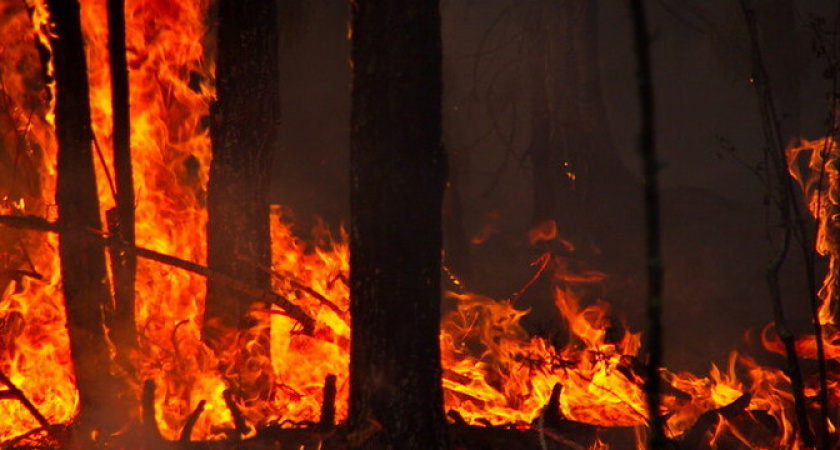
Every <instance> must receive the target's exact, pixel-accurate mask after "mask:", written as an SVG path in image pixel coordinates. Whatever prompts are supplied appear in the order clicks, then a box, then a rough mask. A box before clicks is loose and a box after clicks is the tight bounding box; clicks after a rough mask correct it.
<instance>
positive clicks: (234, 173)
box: [204, 0, 280, 341]
mask: <svg viewBox="0 0 840 450" xmlns="http://www.w3.org/2000/svg"><path fill="white" fill-rule="evenodd" d="M278 32H279V30H278V25H277V2H276V1H274V0H221V1H220V2H219V24H218V59H217V69H216V88H217V96H218V100H217V102H216V103H215V105H214V106H213V121H212V123H211V128H210V132H211V138H212V141H213V162H212V164H211V166H210V182H209V186H208V199H207V200H208V204H207V209H208V212H209V216H210V217H209V222H208V225H207V240H208V251H207V264H208V266H209V267H210V269H211V270H213V271H216V272H220V273H222V274H225V275H227V276H230V277H233V278H235V279H238V280H239V281H240V282H243V283H245V284H249V285H253V286H255V287H258V288H260V289H263V290H269V289H270V287H271V286H270V277H269V275H268V273H266V272H265V271H264V270H262V269H261V267H268V266H270V265H271V247H270V244H269V218H268V213H269V199H268V192H269V184H270V181H271V177H270V170H271V166H272V155H273V153H274V151H275V150H276V149H277V142H278V140H277V136H278V131H279V117H280V114H279V59H278V52H279V47H278V46H279V35H278ZM250 303H251V301H250V300H249V299H247V298H243V297H242V296H240V295H237V294H236V293H235V292H234V291H231V290H230V289H228V288H226V287H225V286H223V285H220V284H218V283H214V282H212V281H210V282H209V283H208V289H207V302H206V308H205V314H204V318H205V326H204V331H205V334H204V337H205V339H206V340H209V341H212V340H213V335H214V332H216V330H215V329H214V328H215V327H213V326H212V323H213V322H215V321H218V322H217V323H219V324H220V325H222V326H223V327H236V328H241V327H242V326H244V325H245V324H246V318H245V313H246V312H247V311H248V308H249V306H250Z"/></svg>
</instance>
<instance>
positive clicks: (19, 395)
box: [0, 371, 51, 433]
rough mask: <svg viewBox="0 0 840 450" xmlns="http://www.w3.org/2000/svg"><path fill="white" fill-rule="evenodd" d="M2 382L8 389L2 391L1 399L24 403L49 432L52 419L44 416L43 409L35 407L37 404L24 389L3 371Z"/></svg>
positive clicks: (0, 378) (1, 374) (0, 381)
mask: <svg viewBox="0 0 840 450" xmlns="http://www.w3.org/2000/svg"><path fill="white" fill-rule="evenodd" d="M0 383H3V384H5V385H6V388H7V389H6V390H3V391H0V400H7V399H8V400H17V401H19V402H20V403H21V404H23V407H24V408H26V410H27V411H29V414H32V417H34V418H35V420H37V421H38V424H39V425H41V428H43V429H44V430H46V431H47V433H49V432H50V427H51V424H50V421H49V420H47V418H46V417H44V415H43V414H42V413H41V411H39V410H38V408H36V407H35V405H34V404H33V403H32V402H31V401H30V400H29V398H28V397H26V395H25V394H24V393H23V391H21V390H20V389H19V388H18V387H17V386H16V385H15V384H14V383H12V380H11V379H9V377H7V376H6V374H5V373H3V372H2V371H0Z"/></svg>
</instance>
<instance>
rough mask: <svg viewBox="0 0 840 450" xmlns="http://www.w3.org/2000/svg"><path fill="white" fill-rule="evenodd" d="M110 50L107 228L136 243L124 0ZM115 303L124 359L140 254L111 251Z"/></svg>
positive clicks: (111, 4) (116, 8) (116, 5)
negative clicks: (111, 180) (112, 194)
mask: <svg viewBox="0 0 840 450" xmlns="http://www.w3.org/2000/svg"><path fill="white" fill-rule="evenodd" d="M108 54H109V57H110V60H111V110H112V111H113V114H114V116H113V123H114V138H113V139H114V142H113V145H114V174H115V179H116V185H117V207H116V210H115V211H114V212H111V211H109V215H108V219H109V220H108V221H109V224H108V230H109V232H111V233H115V234H116V235H117V237H118V238H119V239H120V240H121V241H123V242H125V243H127V244H129V245H134V177H133V175H132V172H131V146H130V136H131V125H130V117H129V106H128V98H129V97H128V93H129V88H128V64H127V61H126V50H125V0H108ZM111 267H112V268H113V270H112V272H113V274H114V301H115V303H116V307H115V311H114V317H113V322H112V323H111V330H112V331H111V337H112V338H113V339H114V343H115V344H116V345H117V351H118V352H119V353H120V357H121V359H123V360H124V361H126V360H127V356H128V353H129V351H130V348H131V347H134V346H135V345H136V343H137V325H136V323H135V320H134V281H135V278H136V272H137V258H136V257H135V256H133V255H129V254H125V253H120V252H117V251H112V252H111Z"/></svg>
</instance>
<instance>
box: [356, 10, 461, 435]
mask: <svg viewBox="0 0 840 450" xmlns="http://www.w3.org/2000/svg"><path fill="white" fill-rule="evenodd" d="M352 46H353V50H352V57H353V105H352V110H351V111H352V115H351V124H352V125H351V157H350V164H351V166H350V167H351V168H350V170H351V187H350V205H351V216H352V218H351V223H350V233H351V234H350V239H351V241H350V267H351V269H350V285H351V286H350V290H351V292H350V298H351V303H350V311H351V315H352V321H353V327H352V343H351V353H350V417H349V421H350V424H351V426H352V427H354V428H355V429H357V430H365V429H370V428H369V427H371V426H372V425H371V423H372V422H371V421H375V422H376V423H379V424H380V425H381V426H382V430H381V431H380V432H379V433H377V434H376V435H374V436H373V437H372V438H371V439H368V440H367V441H366V442H365V443H364V444H363V446H364V448H376V449H384V448H391V449H418V450H419V449H423V450H429V449H439V448H446V447H447V446H448V444H447V439H446V432H445V426H446V425H445V419H444V414H443V395H442V388H441V380H440V376H441V365H440V346H439V342H438V334H439V327H440V291H439V289H440V269H441V266H440V258H441V244H442V236H441V234H442V233H441V224H440V222H441V207H442V198H443V191H444V184H445V181H446V163H447V159H446V155H445V152H444V150H443V147H442V146H441V84H442V82H441V37H440V12H439V5H438V2H437V1H434V0H402V1H397V0H387V1H373V0H359V1H356V2H353V44H352Z"/></svg>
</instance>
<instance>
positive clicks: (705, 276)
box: [273, 0, 836, 369]
mask: <svg viewBox="0 0 840 450" xmlns="http://www.w3.org/2000/svg"><path fill="white" fill-rule="evenodd" d="M518 2H519V0H444V1H443V2H442V13H443V44H444V61H445V68H444V83H445V89H446V97H445V99H444V103H445V105H446V110H445V112H444V114H445V124H444V126H445V144H446V145H447V147H448V148H450V149H457V151H458V152H459V153H460V154H461V155H463V156H462V158H463V160H462V161H461V162H460V163H459V174H460V177H461V184H462V187H463V189H464V191H463V197H464V202H465V205H466V210H467V217H466V220H465V222H466V228H467V232H468V233H469V234H474V233H477V232H478V231H479V230H480V229H481V228H482V226H483V225H485V224H486V222H487V214H488V213H496V214H497V215H499V216H501V217H502V220H501V222H502V223H503V225H502V226H501V228H502V229H503V230H504V232H505V233H507V234H509V235H510V236H509V237H508V238H509V239H508V241H509V242H513V241H516V240H517V239H521V236H523V235H524V232H525V231H526V230H527V228H528V226H529V220H530V217H531V211H530V208H531V206H530V189H531V175H530V167H529V166H528V164H527V159H526V160H525V162H524V163H520V159H522V158H521V156H520V155H521V153H522V152H523V151H524V149H525V148H526V147H527V145H528V142H529V141H528V133H529V132H528V130H529V123H528V117H527V98H528V97H527V86H526V83H527V79H528V78H527V76H525V75H526V73H525V69H524V67H523V65H524V64H523V63H524V56H523V46H522V40H521V37H522V28H521V27H522V26H521V24H520V23H519V22H518V21H517V18H516V17H517V16H516V13H515V7H516V5H517V4H518ZM286 3H287V4H293V5H294V4H295V2H291V3H289V2H286ZM647 3H648V4H649V5H650V8H649V11H648V12H649V17H650V27H651V32H652V34H653V36H654V40H653V47H652V51H653V69H654V85H655V95H656V102H657V126H658V133H659V134H658V139H657V143H658V146H659V152H660V159H661V161H662V163H663V170H662V172H661V176H662V183H663V189H664V191H663V214H664V217H663V226H664V231H663V238H664V243H663V244H664V248H665V250H664V251H665V270H666V276H667V278H666V298H667V303H666V305H667V306H666V324H667V325H668V327H667V329H666V335H667V337H668V339H669V343H670V345H666V358H668V361H669V362H670V363H671V364H673V365H675V366H677V367H687V368H692V369H698V368H702V367H706V366H707V365H708V363H707V361H709V360H710V359H713V360H717V361H719V362H720V361H721V360H722V359H723V357H724V356H725V354H726V352H727V351H728V350H729V349H731V348H735V347H739V346H743V345H744V344H743V332H744V331H745V330H747V329H748V328H751V327H752V328H756V327H760V326H761V325H762V324H764V323H767V322H768V321H769V320H770V319H771V314H770V313H771V310H770V307H769V303H768V300H767V294H766V287H765V285H764V282H763V276H764V274H763V268H764V265H765V264H766V262H767V260H768V258H769V255H770V254H771V252H772V245H771V242H770V239H769V238H768V236H769V234H768V227H767V211H766V208H765V206H764V201H763V199H764V197H765V194H764V187H763V185H762V183H761V182H760V179H759V177H758V176H756V175H755V173H753V172H754V170H753V169H751V167H755V166H756V165H757V164H759V163H760V162H761V161H762V149H763V147H764V142H763V135H762V130H761V122H760V117H759V114H758V106H757V102H756V97H755V93H754V90H753V88H752V86H751V85H750V83H749V79H750V53H749V45H748V40H747V34H746V31H745V26H744V20H743V17H742V15H741V13H740V10H739V9H738V7H737V2H733V1H731V0H702V1H701V0H693V1H689V0H659V1H651V2H647ZM778 3H780V2H779V1H769V0H762V1H756V2H755V4H756V5H757V6H758V8H759V12H760V14H759V21H760V23H762V24H766V27H767V28H768V29H772V27H773V26H777V27H778V26H780V24H781V25H782V26H784V24H785V23H786V22H789V23H790V24H792V26H791V27H790V32H789V33H788V35H789V37H790V40H789V41H787V42H783V41H781V40H774V39H770V40H769V42H766V43H765V44H767V45H766V46H765V47H766V48H764V49H763V50H764V51H765V53H766V55H765V56H766V59H767V60H768V66H769V67H770V69H771V77H772V76H773V75H774V74H776V73H784V74H787V75H788V76H794V77H795V79H797V80H798V82H797V86H798V91H799V92H798V98H797V99H795V100H793V101H790V100H789V101H788V105H790V104H793V105H794V106H795V107H796V108H797V109H798V110H799V114H800V120H799V127H798V130H799V133H801V134H802V135H803V136H805V137H807V138H812V139H813V138H817V137H819V136H820V135H821V133H822V130H823V129H824V121H825V118H826V117H827V108H826V101H825V96H826V92H827V89H828V84H827V82H826V81H825V80H824V79H823V78H822V77H821V73H822V70H823V66H824V65H825V64H824V63H822V62H820V61H819V60H817V59H816V57H815V54H814V52H813V51H812V49H811V41H812V39H813V36H814V33H813V32H812V31H811V30H810V29H809V26H808V24H809V23H810V21H811V19H812V17H813V15H814V14H822V15H828V14H836V12H834V11H833V9H832V8H833V7H831V5H828V3H830V2H825V1H816V0H807V1H800V0H797V1H795V2H793V3H795V11H794V14H793V17H784V16H782V15H780V14H778V12H777V10H775V9H773V5H774V4H778ZM297 4H298V5H299V6H296V7H292V8H291V9H290V10H288V11H287V13H288V15H289V16H291V17H292V18H291V19H285V20H284V21H283V22H282V23H284V24H286V25H285V27H286V29H287V30H290V31H289V33H288V36H287V39H286V40H285V42H284V46H283V49H284V50H283V52H284V56H283V60H282V76H283V90H282V95H283V101H282V109H283V129H282V142H283V148H282V149H281V150H280V151H279V152H278V155H277V158H276V160H277V162H276V174H275V182H274V189H273V195H274V199H275V201H276V202H278V203H282V204H285V205H289V206H291V207H292V209H293V210H294V211H296V213H297V215H298V217H297V220H298V222H299V223H301V228H305V227H306V225H305V224H307V223H308V221H310V220H311V218H312V216H313V215H319V216H322V217H324V218H325V219H327V221H328V222H330V223H332V224H337V223H339V222H341V221H346V219H347V216H348V203H347V202H348V192H347V186H348V182H347V170H348V169H347V161H348V133H349V107H350V95H349V93H350V83H351V80H350V69H349V64H348V61H349V49H350V44H349V42H348V40H347V29H348V21H349V17H348V14H349V8H348V5H347V2H346V1H344V0H309V1H306V0H300V2H299V3H297ZM828 20H829V22H830V21H831V20H832V19H831V18H829V19H828ZM289 21H291V23H292V24H293V26H289ZM598 21H599V25H598V26H599V32H598V49H599V52H600V58H599V59H600V69H601V80H600V81H601V83H602V89H603V97H604V105H605V108H606V111H607V120H608V124H607V125H606V127H605V129H604V133H607V134H609V136H610V137H611V138H612V141H613V143H614V145H615V147H616V149H617V150H618V151H619V153H620V155H621V158H622V160H623V162H624V163H625V164H626V165H627V166H628V167H630V168H631V169H632V170H633V171H634V173H638V171H636V169H635V168H636V165H637V156H636V153H635V148H636V147H635V146H636V142H637V140H636V136H637V133H638V121H637V116H638V113H637V111H638V103H637V96H636V78H635V67H636V62H635V55H634V53H633V49H632V39H631V37H632V35H631V30H630V26H631V23H630V20H629V16H628V12H627V9H626V6H625V5H624V2H621V1H612V0H610V1H606V0H602V1H600V10H599V15H598ZM477 54H480V57H477V56H476V55H477ZM771 83H772V80H771ZM491 85H492V87H490V86H491ZM791 102H792V103H791ZM500 105H508V107H509V105H517V106H516V108H518V109H517V111H518V113H517V114H516V122H515V123H514V122H513V120H512V117H513V115H511V113H510V109H504V108H503V107H502V106H500ZM494 108H495V109H497V110H502V112H501V113H498V117H499V121H498V123H500V124H501V125H500V128H502V132H501V133H494V132H491V131H490V130H491V128H492V127H493V125H492V120H491V111H492V110H494ZM783 114H784V111H783ZM507 138H510V142H509V143H508V144H505V143H504V141H505V140H506V139H507ZM508 151H512V152H513V158H512V159H511V160H510V161H509V162H508V164H507V165H506V166H504V167H505V169H504V170H502V171H501V172H499V170H498V169H499V167H501V165H502V164H503V161H504V160H505V154H506V152H508ZM464 161H466V162H464ZM497 173H501V174H502V175H501V179H500V180H501V181H500V182H499V183H498V186H497V187H496V188H495V189H494V190H492V192H490V193H489V194H487V195H485V194H486V192H487V190H488V187H489V186H491V185H492V184H493V180H494V178H495V177H496V176H497ZM641 205H642V201H641V192H640V193H639V201H638V204H634V205H628V206H627V207H628V208H641ZM629 228H632V227H629ZM625 231H626V232H627V233H628V235H627V237H626V239H628V240H634V241H638V243H639V246H641V236H642V235H641V232H640V231H639V232H638V233H635V231H633V230H632V229H628V230H625ZM617 232H622V231H620V230H617ZM634 233H635V234H634ZM514 236H518V237H514ZM514 247H515V245H513V246H511V245H507V246H506V245H502V244H499V246H498V248H497V250H496V251H495V252H496V253H498V255H497V256H498V258H496V259H494V258H488V259H487V261H491V260H492V261H496V260H498V261H503V263H490V262H488V263H487V264H508V265H512V264H521V265H524V267H520V268H510V269H509V273H511V274H512V275H511V277H510V278H511V279H510V280H509V281H507V285H509V286H510V287H511V289H516V287H517V283H520V281H519V278H516V276H521V274H523V273H525V274H527V273H528V271H529V270H530V269H529V268H528V267H527V257H526V256H527V255H526V252H524V250H521V249H519V250H517V249H515V248H514ZM639 248H641V247H639ZM477 251H478V252H479V253H480V252H481V251H484V250H477ZM506 252H513V253H516V252H519V253H516V255H514V256H511V255H512V254H513V253H506ZM491 253H492V252H491ZM797 256H798V255H795V254H794V255H792V256H791V258H794V257H797ZM619 257H624V258H626V259H627V260H628V261H629V262H628V264H633V263H634V262H633V261H637V262H638V265H639V266H641V264H642V261H641V258H640V255H626V256H619ZM789 266H791V268H790V270H789V271H788V276H786V277H785V280H784V282H785V289H786V293H787V294H788V295H787V296H786V298H787V300H788V303H790V308H789V309H791V315H792V316H793V317H794V318H795V320H794V324H795V325H797V326H799V327H800V328H804V327H805V325H807V320H806V319H805V314H804V311H805V307H804V304H803V302H804V301H805V297H804V296H803V295H804V294H803V289H801V287H802V286H803V285H802V282H801V280H800V273H801V269H799V268H797V267H796V266H795V265H793V264H790V265H789ZM506 270H507V269H498V270H497V269H486V270H484V272H482V270H478V272H479V274H480V273H486V274H491V273H492V274H497V273H508V272H506ZM633 281H634V282H635V284H636V285H637V286H640V285H642V284H643V283H642V282H641V280H633ZM497 284H498V283H497ZM489 285H492V283H489V282H488V286H489ZM499 289H500V290H504V288H499ZM488 290H490V291H492V290H493V287H488ZM643 295H644V292H643V291H639V290H636V291H632V292H629V291H628V292H626V293H625V294H623V295H614V296H613V298H610V299H607V300H608V301H610V302H612V303H613V304H614V305H616V306H615V307H616V309H617V310H618V311H617V315H620V316H626V317H627V318H628V321H629V322H630V325H631V327H632V328H635V329H638V327H639V326H641V305H642V304H643ZM530 302H531V303H530V305H529V306H532V307H534V308H535V309H536V310H537V311H551V308H552V306H551V302H550V301H548V300H546V299H538V298H537V299H531V300H530Z"/></svg>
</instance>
